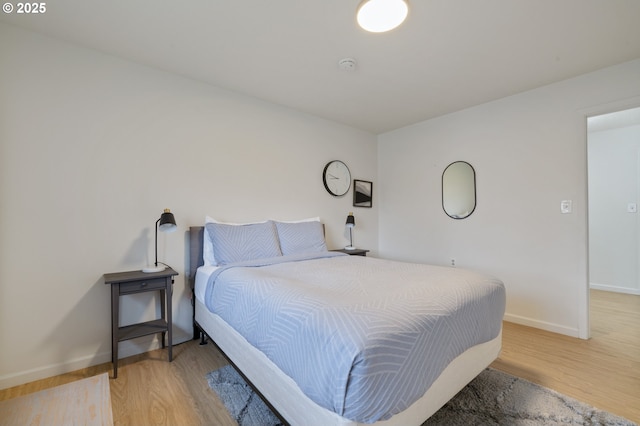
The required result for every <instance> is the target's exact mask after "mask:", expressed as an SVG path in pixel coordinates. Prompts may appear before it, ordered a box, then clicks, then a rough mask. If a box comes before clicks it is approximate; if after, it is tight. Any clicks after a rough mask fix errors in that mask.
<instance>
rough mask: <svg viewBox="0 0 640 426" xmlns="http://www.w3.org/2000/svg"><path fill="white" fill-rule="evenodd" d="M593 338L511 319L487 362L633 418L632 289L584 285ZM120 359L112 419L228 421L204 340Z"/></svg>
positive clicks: (638, 408) (21, 390)
mask: <svg viewBox="0 0 640 426" xmlns="http://www.w3.org/2000/svg"><path fill="white" fill-rule="evenodd" d="M591 294H592V297H591V298H592V306H591V327H592V335H593V338H592V339H591V340H588V341H585V340H580V339H574V338H571V337H566V336H561V335H558V334H554V333H549V332H545V331H541V330H537V329H534V328H530V327H525V326H521V325H517V324H512V323H505V324H504V331H503V351H502V354H501V355H500V357H499V359H498V360H496V361H495V362H494V363H493V364H492V367H494V368H496V369H499V370H503V371H506V372H508V373H511V374H513V375H516V376H519V377H523V378H525V379H527V380H530V381H532V382H535V383H538V384H541V385H543V386H546V387H549V388H552V389H555V390H557V391H558V392H561V393H564V394H566V395H569V396H572V397H574V398H576V399H579V400H581V401H583V402H586V403H589V404H591V405H594V406H596V407H598V408H601V409H603V410H607V411H610V412H612V413H615V414H618V415H620V416H623V417H626V418H628V419H630V420H633V421H635V422H638V423H640V296H629V295H621V294H616V293H607V292H602V291H592V293H591ZM173 354H174V355H173V356H174V361H173V362H172V363H168V362H167V360H166V351H165V350H156V351H152V352H148V353H146V354H141V355H136V356H134V357H130V358H126V359H123V360H121V361H120V362H119V365H118V379H116V380H113V379H112V380H111V381H110V385H111V401H112V404H113V418H114V424H115V425H143V424H144V425H219V426H232V425H234V424H235V422H234V421H233V420H232V419H231V418H230V417H229V415H228V414H227V412H226V410H225V409H224V407H223V406H222V404H221V403H220V402H219V400H218V399H217V397H216V396H215V394H214V393H213V392H212V391H211V390H210V389H209V388H208V386H207V383H206V381H205V379H204V375H205V374H206V373H207V372H209V371H211V370H214V369H216V368H219V367H221V366H222V365H224V364H226V361H225V360H224V358H223V357H222V356H221V355H220V354H219V353H218V352H217V351H216V350H215V349H214V348H213V346H212V345H211V344H209V345H206V346H199V345H198V342H197V341H192V342H187V343H184V344H181V345H177V346H175V347H174V349H173ZM105 371H108V372H109V373H110V374H112V371H111V365H110V364H102V365H99V366H95V367H91V368H87V369H83V370H79V371H76V372H73V373H68V374H63V375H61V376H56V377H52V378H49V379H44V380H39V381H36V382H33V383H29V384H25V385H21V386H16V387H13V388H10V389H5V390H0V400H4V399H9V398H13V397H16V396H21V395H26V394H29V393H32V392H36V391H39V390H42V389H47V388H50V387H53V386H57V385H60V384H63V383H68V382H71V381H74V380H78V379H80V378H84V377H90V376H93V375H96V374H99V373H102V372H105Z"/></svg>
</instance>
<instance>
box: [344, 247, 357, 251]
mask: <svg viewBox="0 0 640 426" xmlns="http://www.w3.org/2000/svg"><path fill="white" fill-rule="evenodd" d="M344 249H345V250H355V249H356V248H355V247H354V246H346V247H345V248H344Z"/></svg>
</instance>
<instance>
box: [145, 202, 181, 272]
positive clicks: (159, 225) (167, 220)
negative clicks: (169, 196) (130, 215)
mask: <svg viewBox="0 0 640 426" xmlns="http://www.w3.org/2000/svg"><path fill="white" fill-rule="evenodd" d="M155 228H156V263H155V264H154V265H153V266H147V267H146V268H143V269H142V272H160V271H164V269H165V265H164V264H163V263H162V262H160V266H158V229H160V231H161V232H173V231H175V230H176V229H177V228H178V227H177V226H176V218H175V217H173V213H171V210H169V209H164V213H162V215H161V216H160V219H158V220H156V226H155Z"/></svg>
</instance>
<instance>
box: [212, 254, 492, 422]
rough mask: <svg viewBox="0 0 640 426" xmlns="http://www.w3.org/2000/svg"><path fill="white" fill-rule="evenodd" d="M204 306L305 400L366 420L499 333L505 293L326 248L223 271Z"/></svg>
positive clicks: (424, 268)
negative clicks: (292, 383)
mask: <svg viewBox="0 0 640 426" xmlns="http://www.w3.org/2000/svg"><path fill="white" fill-rule="evenodd" d="M205 303H206V305H207V307H208V308H209V310H211V311H212V312H214V313H216V314H218V315H219V316H220V317H222V318H223V319H224V320H225V321H226V322H228V323H229V324H230V325H231V326H232V327H233V328H235V329H236V330H237V331H238V332H239V333H240V334H242V335H243V336H244V337H245V338H246V339H247V340H248V341H249V342H250V343H251V344H252V345H253V346H255V347H256V348H258V349H260V350H261V351H262V352H264V353H265V354H266V355H267V356H268V357H269V358H270V359H271V360H272V361H273V362H274V363H275V364H276V365H277V366H278V367H279V368H280V369H281V370H282V371H283V372H284V373H285V374H287V375H288V376H290V377H291V378H292V379H293V380H294V381H295V382H296V383H297V384H298V386H299V387H300V389H301V390H302V391H303V392H304V393H305V394H306V395H307V396H308V397H309V398H310V399H312V400H313V401H315V402H316V403H317V404H319V405H321V406H323V407H325V408H327V409H329V410H331V411H334V412H336V413H338V414H339V415H341V416H343V417H346V418H348V419H351V420H354V421H359V422H363V423H373V422H375V421H378V420H385V419H388V418H390V417H391V416H393V415H394V414H396V413H399V412H400V411H402V410H404V409H406V408H407V407H409V406H410V405H411V404H412V403H413V402H415V401H416V400H417V399H418V398H420V397H421V396H422V395H423V394H424V393H425V392H426V391H427V389H428V388H429V387H430V386H431V384H432V383H433V382H434V380H435V379H437V378H438V376H439V375H440V373H441V372H442V370H443V369H444V368H445V367H446V366H447V365H448V364H449V363H450V362H451V361H452V360H453V359H454V358H455V357H457V356H458V355H460V354H461V353H462V352H464V351H465V350H467V349H468V348H470V347H472V346H475V345H477V344H480V343H484V342H487V341H489V340H491V339H493V338H495V337H496V336H498V334H499V332H500V329H501V326H502V317H503V315H504V310H505V291H504V286H503V284H502V282H501V281H499V280H497V279H495V278H493V277H488V276H485V275H482V274H478V273H475V272H471V271H466V270H463V269H456V268H447V267H438V266H430V265H422V264H413V263H403V262H395V261H389V260H382V259H376V258H370V257H362V256H344V255H338V254H337V253H330V252H328V253H325V254H320V255H318V254H316V255H313V256H310V255H307V256H282V257H279V258H273V259H267V260H262V261H259V262H257V264H255V265H253V266H250V265H249V264H246V263H244V264H241V265H227V266H225V267H221V268H220V269H218V270H217V271H216V273H215V274H214V275H213V276H212V277H211V279H210V280H209V284H208V287H207V290H206V295H205Z"/></svg>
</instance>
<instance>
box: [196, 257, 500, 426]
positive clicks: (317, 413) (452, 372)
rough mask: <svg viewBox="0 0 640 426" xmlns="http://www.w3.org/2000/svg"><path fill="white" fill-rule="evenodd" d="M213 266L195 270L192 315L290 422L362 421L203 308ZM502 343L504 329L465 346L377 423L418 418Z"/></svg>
mask: <svg viewBox="0 0 640 426" xmlns="http://www.w3.org/2000/svg"><path fill="white" fill-rule="evenodd" d="M217 268H218V267H217V266H201V267H200V268H198V270H197V272H196V281H195V295H196V306H195V309H196V321H197V322H198V324H200V326H201V327H202V328H203V329H204V330H205V332H206V333H207V334H208V335H209V336H210V337H211V339H213V340H214V341H215V342H216V344H217V345H218V346H219V347H220V349H222V351H224V353H225V354H227V356H228V357H229V358H230V359H232V360H233V361H234V363H235V364H236V366H237V367H238V368H240V369H241V370H242V372H243V373H244V374H245V376H246V377H247V378H248V379H249V380H251V382H252V383H253V384H254V385H255V386H256V387H257V388H258V389H260V392H262V394H263V395H264V396H265V398H267V399H268V400H269V402H270V403H271V404H272V405H273V406H274V408H276V409H277V410H278V411H279V412H280V414H281V415H282V416H283V417H284V418H285V419H287V421H288V422H289V423H290V424H291V425H302V424H304V425H308V426H313V425H318V426H330V425H335V426H365V425H364V424H363V423H358V422H354V421H351V420H349V419H346V418H344V417H342V416H339V415H338V414H336V413H334V412H331V411H329V410H327V409H326V408H323V407H320V406H319V405H317V404H316V403H315V402H313V401H312V400H311V399H309V398H308V397H307V396H306V395H305V394H304V393H303V392H302V391H301V390H300V388H299V387H298V386H297V385H296V383H295V382H294V381H293V379H291V378H290V377H289V376H287V375H286V374H284V373H283V372H282V371H281V370H280V369H279V368H278V367H277V366H276V365H275V364H274V363H273V362H272V361H271V360H270V359H269V358H267V357H266V355H264V354H263V353H262V352H260V351H259V350H258V349H256V348H255V347H254V346H252V345H251V344H250V343H249V342H247V340H246V339H245V338H244V337H242V336H241V335H240V334H239V333H238V332H237V331H236V330H235V329H233V327H231V326H230V325H229V324H227V323H226V322H225V321H224V320H223V319H222V318H220V317H219V316H218V315H216V314H213V313H212V312H210V311H209V310H208V309H207V307H206V306H205V304H204V293H205V291H206V287H207V283H208V280H209V276H210V275H211V274H212V273H213V271H214V270H215V269H217ZM501 347H502V332H501V333H500V334H499V335H498V336H497V337H496V338H495V339H493V340H491V341H489V342H486V343H482V344H480V345H476V346H474V347H472V348H470V349H468V350H467V351H465V352H463V353H462V354H461V355H459V356H458V357H457V358H455V359H454V360H453V361H452V362H451V363H450V364H449V366H447V368H446V369H445V370H444V371H443V372H442V374H441V375H440V376H439V377H438V379H436V381H435V382H434V383H433V385H432V386H431V387H430V388H429V390H428V391H427V392H426V393H425V394H424V396H423V397H422V398H420V399H419V400H417V401H416V402H415V403H413V404H412V405H411V406H410V407H409V408H407V409H406V410H405V411H403V412H401V413H399V414H396V415H395V416H393V417H392V418H390V419H389V420H385V421H379V422H376V423H373V424H374V425H377V426H407V425H416V426H417V425H420V424H422V423H423V422H424V421H425V420H426V419H427V418H428V417H430V416H431V415H433V414H434V413H435V412H436V411H437V410H438V409H440V407H442V406H443V405H444V404H446V402H447V401H449V399H451V398H452V397H453V396H455V394H456V393H458V392H459V391H460V390H461V389H462V388H463V387H464V386H466V385H467V383H469V382H470V381H471V380H472V379H473V378H474V377H476V376H477V375H478V374H480V373H481V372H482V371H483V370H484V369H485V368H486V367H488V366H489V364H491V362H493V361H494V360H495V359H496V358H497V357H498V355H499V353H500V350H501Z"/></svg>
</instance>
